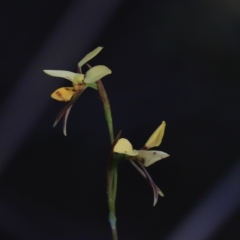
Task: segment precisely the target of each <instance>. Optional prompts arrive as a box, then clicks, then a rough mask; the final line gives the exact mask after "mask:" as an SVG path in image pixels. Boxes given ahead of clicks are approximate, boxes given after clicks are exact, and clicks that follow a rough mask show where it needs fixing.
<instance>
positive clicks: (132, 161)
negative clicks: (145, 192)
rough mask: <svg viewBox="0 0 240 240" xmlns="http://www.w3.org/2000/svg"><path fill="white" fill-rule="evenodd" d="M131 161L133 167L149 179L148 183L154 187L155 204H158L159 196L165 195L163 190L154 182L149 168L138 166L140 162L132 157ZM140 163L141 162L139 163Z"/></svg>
mask: <svg viewBox="0 0 240 240" xmlns="http://www.w3.org/2000/svg"><path fill="white" fill-rule="evenodd" d="M130 163H131V164H132V165H133V167H134V168H135V169H136V170H137V171H138V172H139V173H140V174H141V175H142V176H143V177H144V178H145V179H146V180H147V182H148V184H149V185H150V186H151V187H152V189H153V197H154V200H153V206H155V205H156V204H157V200H158V196H157V194H158V195H159V196H161V197H164V194H163V192H162V191H161V190H160V189H159V187H158V186H157V185H156V184H155V183H154V181H153V180H152V178H151V176H150V175H149V173H148V172H147V170H146V169H145V168H144V166H142V165H141V168H140V167H139V166H138V164H139V163H138V162H135V161H134V160H131V159H130ZM139 165H140V164H139Z"/></svg>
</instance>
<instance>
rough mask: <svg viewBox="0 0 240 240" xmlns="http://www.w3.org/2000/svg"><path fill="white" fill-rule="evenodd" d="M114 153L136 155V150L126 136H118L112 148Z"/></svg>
mask: <svg viewBox="0 0 240 240" xmlns="http://www.w3.org/2000/svg"><path fill="white" fill-rule="evenodd" d="M113 151H114V152H116V153H123V154H126V155H129V156H136V155H137V154H138V151H137V150H134V149H133V147H132V144H131V143H130V142H129V141H128V140H127V139H126V138H120V139H119V140H118V142H117V144H116V145H115V146H114V149H113Z"/></svg>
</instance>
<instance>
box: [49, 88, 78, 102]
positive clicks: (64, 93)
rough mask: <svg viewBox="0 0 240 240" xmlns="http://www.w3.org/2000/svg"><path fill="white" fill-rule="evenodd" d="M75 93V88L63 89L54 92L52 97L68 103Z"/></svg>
mask: <svg viewBox="0 0 240 240" xmlns="http://www.w3.org/2000/svg"><path fill="white" fill-rule="evenodd" d="M75 93H76V90H75V89H74V87H62V88H58V89H57V90H56V91H54V92H53V93H52V95H51V97H52V98H53V99H55V100H58V101H61V102H68V101H69V100H70V99H71V98H72V96H73V95H74V94H75Z"/></svg>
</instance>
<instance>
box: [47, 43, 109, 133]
mask: <svg viewBox="0 0 240 240" xmlns="http://www.w3.org/2000/svg"><path fill="white" fill-rule="evenodd" d="M102 49H103V47H97V48H96V49H94V50H93V51H91V52H90V53H88V54H87V55H86V56H85V57H84V58H83V59H82V60H81V61H80V62H79V63H78V72H77V73H74V72H69V71H64V70H43V71H44V72H45V73H46V74H48V75H50V76H52V77H60V78H65V79H67V80H69V81H71V82H72V85H73V86H72V87H61V88H58V89H57V90H55V91H54V92H53V93H52V94H51V97H52V98H53V99H55V100H58V101H61V102H68V101H69V103H68V104H67V105H66V106H65V108H64V109H63V110H62V111H61V112H60V113H59V115H58V116H57V119H56V121H55V123H54V125H53V126H54V127H55V126H56V125H57V123H58V122H59V120H60V119H61V118H62V117H63V116H65V117H64V126H63V133H64V135H65V136H66V135H67V133H66V125H67V118H68V115H69V112H70V110H71V108H72V105H73V103H74V102H75V101H76V100H77V99H78V97H79V96H80V95H81V94H82V93H83V91H84V90H85V89H87V88H88V87H91V88H94V89H96V90H97V85H96V83H95V82H96V81H98V80H99V79H101V78H103V77H105V76H106V75H108V74H111V73H112V71H111V70H110V69H109V68H108V67H106V66H104V65H98V66H94V67H92V68H90V69H89V70H88V71H87V72H86V73H85V74H83V73H82V69H81V68H82V66H83V65H84V64H86V63H87V62H88V61H89V60H91V59H92V58H94V57H95V56H96V55H97V54H98V53H99V52H100V51H101V50H102Z"/></svg>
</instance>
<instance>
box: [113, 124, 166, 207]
mask: <svg viewBox="0 0 240 240" xmlns="http://www.w3.org/2000/svg"><path fill="white" fill-rule="evenodd" d="M165 127H166V123H165V122H164V121H163V122H162V124H161V125H160V126H159V127H158V128H157V129H156V130H155V131H154V133H153V134H152V135H151V136H150V138H149V139H148V141H147V142H146V143H145V145H144V147H143V148H142V149H141V150H135V149H133V147H132V144H131V143H130V142H129V141H128V140H127V139H126V138H120V139H119V140H118V142H117V143H116V145H115V146H114V149H113V151H114V152H115V153H120V154H125V155H126V157H127V159H128V160H130V163H131V164H132V165H133V166H134V167H135V168H136V169H137V170H138V172H139V173H140V174H141V175H142V176H143V177H144V178H145V179H146V180H147V181H148V183H149V184H150V185H151V187H152V189H153V194H154V201H153V206H155V205H156V203H157V200H158V195H160V196H162V197H163V196H164V194H163V192H162V191H161V190H160V189H159V188H158V187H157V185H156V184H155V183H154V181H153V180H152V178H151V176H150V175H149V173H148V172H147V170H146V168H145V167H149V166H150V165H152V164H154V163H155V162H157V161H159V160H161V159H163V158H166V157H168V156H169V154H167V153H165V152H162V151H155V150H151V151H149V150H148V149H150V148H153V147H157V146H159V145H160V144H161V142H162V138H163V135H164V131H165Z"/></svg>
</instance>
